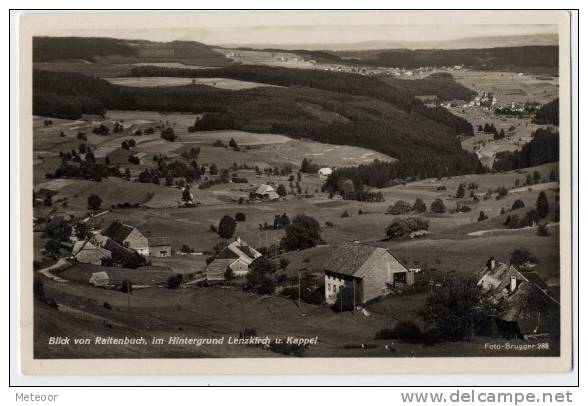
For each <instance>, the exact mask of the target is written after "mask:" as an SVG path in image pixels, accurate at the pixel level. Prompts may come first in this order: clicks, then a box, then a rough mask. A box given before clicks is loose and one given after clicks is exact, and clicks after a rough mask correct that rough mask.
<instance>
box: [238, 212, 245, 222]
mask: <svg viewBox="0 0 588 406" xmlns="http://www.w3.org/2000/svg"><path fill="white" fill-rule="evenodd" d="M245 219H246V216H245V213H241V212H239V213H237V214H235V221H245Z"/></svg>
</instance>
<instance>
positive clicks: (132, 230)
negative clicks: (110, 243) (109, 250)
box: [104, 221, 149, 256]
mask: <svg viewBox="0 0 588 406" xmlns="http://www.w3.org/2000/svg"><path fill="white" fill-rule="evenodd" d="M104 235H105V236H107V237H108V238H111V239H112V240H114V241H116V242H117V243H119V244H120V245H122V246H123V247H125V248H130V249H132V250H135V251H137V252H138V253H139V254H141V255H144V256H148V255H149V240H148V239H147V237H145V235H143V233H142V232H141V231H139V229H138V228H136V227H133V226H130V225H128V224H124V223H121V222H120V221H114V222H112V223H111V224H110V225H109V226H108V228H107V229H106V230H105V231H104Z"/></svg>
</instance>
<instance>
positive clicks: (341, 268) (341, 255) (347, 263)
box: [324, 243, 392, 277]
mask: <svg viewBox="0 0 588 406" xmlns="http://www.w3.org/2000/svg"><path fill="white" fill-rule="evenodd" d="M385 254H388V255H392V254H390V253H389V251H388V250H386V249H384V248H380V247H372V246H370V245H365V244H356V243H343V244H341V245H340V246H339V247H337V249H336V250H335V251H334V252H333V254H332V255H331V256H330V257H329V258H328V259H327V260H326V261H325V264H324V269H325V270H326V271H329V272H335V273H338V274H342V275H349V276H355V277H363V276H364V275H363V273H364V272H358V271H360V269H361V268H362V267H364V265H366V262H368V260H370V261H371V260H375V259H377V258H380V256H381V255H385ZM370 258H371V259H370ZM368 265H369V264H368ZM364 269H365V267H364Z"/></svg>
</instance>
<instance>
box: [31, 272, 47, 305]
mask: <svg viewBox="0 0 588 406" xmlns="http://www.w3.org/2000/svg"><path fill="white" fill-rule="evenodd" d="M33 296H34V298H35V299H37V300H39V301H41V302H42V301H44V300H45V284H44V283H43V279H41V277H40V276H37V275H35V278H34V279H33Z"/></svg>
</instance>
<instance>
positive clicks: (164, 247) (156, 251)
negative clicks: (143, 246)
mask: <svg viewBox="0 0 588 406" xmlns="http://www.w3.org/2000/svg"><path fill="white" fill-rule="evenodd" d="M171 253H172V247H171V242H170V240H169V238H168V237H151V238H149V255H150V256H152V257H169V256H171Z"/></svg>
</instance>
